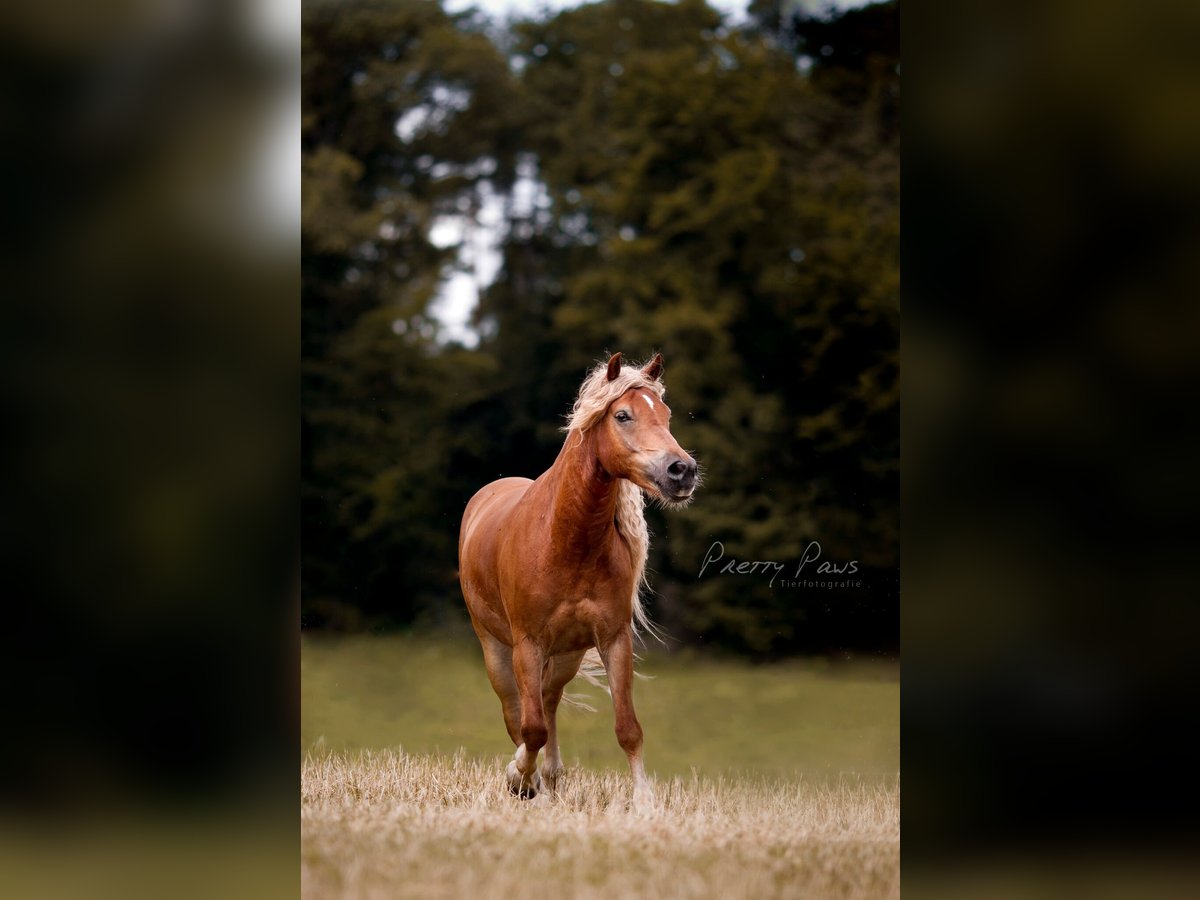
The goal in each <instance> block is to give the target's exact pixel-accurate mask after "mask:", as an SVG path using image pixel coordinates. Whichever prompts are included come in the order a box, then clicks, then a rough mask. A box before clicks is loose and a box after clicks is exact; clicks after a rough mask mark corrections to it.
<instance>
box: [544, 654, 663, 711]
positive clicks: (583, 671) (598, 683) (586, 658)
mask: <svg viewBox="0 0 1200 900" xmlns="http://www.w3.org/2000/svg"><path fill="white" fill-rule="evenodd" d="M633 658H634V661H635V662H636V661H639V660H640V659H641V657H640V656H639V655H638V654H636V653H635V654H633ZM633 676H634V678H653V677H654V676H653V675H643V674H642V673H641V672H639V671H637V670H636V669H635V670H634V672H633ZM575 677H576V678H582V679H583V680H584V681H586V682H587V683H588V684H590V685H591V686H592V687H598V688H600V690H602V691H604V693H606V694H610V695H611V693H612V691H610V690H609V689H608V673H607V672H605V671H604V661H603V660H602V659H600V651H599V650H597V649H596V648H595V647H593V648H592V649H591V650H589V651H588V652H587V653H585V654H583V661H582V662H581V663H580V664H579V671H578V672H576V673H575ZM562 699H563V703H565V704H567V705H568V706H574V707H575V708H576V709H584V710H587V711H588V712H595V711H596V707H594V706H592V705H591V704H590V703H588V702H587V700H585V699H584V697H583V694H568V693H566V692H565V691H564V692H563V695H562Z"/></svg>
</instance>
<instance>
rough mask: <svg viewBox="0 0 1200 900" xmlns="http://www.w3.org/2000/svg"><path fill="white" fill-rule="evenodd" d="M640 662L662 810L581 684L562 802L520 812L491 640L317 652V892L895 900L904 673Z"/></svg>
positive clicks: (312, 745)
mask: <svg viewBox="0 0 1200 900" xmlns="http://www.w3.org/2000/svg"><path fill="white" fill-rule="evenodd" d="M639 668H640V670H641V671H642V672H643V673H645V674H646V675H647V676H649V677H647V678H644V679H641V680H639V681H638V683H637V685H636V686H635V701H636V703H637V708H638V713H639V717H640V719H641V721H642V725H643V727H644V729H645V732H646V762H647V770H648V771H649V772H650V773H651V774H652V776H653V777H654V779H655V782H656V796H657V801H658V802H657V807H656V809H655V810H654V811H653V812H651V813H650V814H648V815H635V814H634V813H633V812H632V811H630V810H629V809H628V808H627V804H628V798H629V794H630V783H629V778H628V769H627V765H626V763H625V759H624V756H623V754H622V753H621V751H620V749H619V748H618V747H617V745H616V740H615V738H614V736H613V733H612V713H611V710H610V709H609V707H608V705H607V699H608V698H607V697H606V696H605V695H604V694H603V693H602V692H600V691H599V690H597V689H595V688H589V687H587V686H586V685H584V686H582V687H581V688H576V687H575V686H574V685H572V689H573V690H576V691H577V692H578V693H580V694H582V695H584V696H585V698H586V699H587V700H588V701H589V702H590V703H592V705H594V706H595V707H596V708H597V711H596V712H586V711H583V710H579V709H572V708H568V709H564V710H562V712H561V713H560V722H561V724H560V733H561V740H562V746H563V758H564V761H565V762H566V764H567V766H568V769H567V771H566V772H565V773H564V775H563V777H562V779H561V780H560V786H559V791H558V794H557V796H556V797H554V798H553V799H550V798H548V797H543V798H540V799H539V800H535V801H533V802H525V801H521V800H518V799H517V798H515V797H512V796H511V795H510V794H508V792H507V790H506V789H505V788H504V784H503V780H502V770H503V765H504V763H505V762H506V761H507V759H508V758H509V757H510V755H511V751H512V748H511V745H510V744H509V741H508V738H507V735H506V734H505V731H504V727H503V724H502V722H501V718H500V708H499V703H498V701H497V700H496V699H495V696H494V695H493V694H492V692H491V688H490V687H489V685H488V683H487V678H486V676H485V675H484V672H483V666H482V661H481V658H480V653H479V650H478V647H477V646H472V645H471V644H470V643H468V642H466V641H460V640H451V639H428V638H415V637H403V636H388V637H376V636H356V637H347V638H325V637H321V638H309V637H306V638H305V640H304V643H303V653H302V662H301V674H302V687H301V696H302V702H303V706H302V760H301V766H302V805H301V822H302V884H303V893H304V896H306V897H309V898H326V897H446V898H452V897H453V898H457V897H500V896H505V895H512V894H513V893H515V892H518V891H522V892H523V891H528V890H537V891H539V892H541V891H550V892H553V893H555V894H557V895H561V896H567V897H593V896H595V897H600V896H605V897H609V898H611V897H636V896H646V897H650V896H653V897H710V896H720V897H776V896H778V897H784V896H805V897H839V898H842V897H895V896H899V809H900V796H899V794H900V789H899V678H898V675H899V672H898V666H896V665H895V664H894V663H885V662H877V663H831V662H826V661H805V662H793V663H786V664H776V665H770V666H751V665H748V664H746V663H743V662H733V661H714V660H711V659H701V658H698V657H695V656H692V655H689V654H680V653H674V654H669V655H668V654H663V653H661V652H660V653H648V654H647V655H646V658H645V659H644V660H643V662H642V663H641V665H640V666H639Z"/></svg>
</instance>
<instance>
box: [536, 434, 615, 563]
mask: <svg viewBox="0 0 1200 900" xmlns="http://www.w3.org/2000/svg"><path fill="white" fill-rule="evenodd" d="M550 475H551V478H552V484H553V499H552V507H551V522H550V527H551V531H552V540H554V542H555V543H556V544H559V545H560V549H561V550H563V551H564V552H568V553H574V552H582V553H584V554H587V553H590V552H592V551H594V550H596V549H599V548H601V547H603V546H604V543H603V542H604V540H605V539H606V538H607V537H608V536H609V534H610V533H611V532H612V530H613V528H614V525H613V519H614V518H615V516H616V513H617V502H618V500H619V497H620V481H619V480H618V479H616V478H613V477H612V476H610V475H606V474H605V473H604V472H603V470H602V469H601V468H600V464H599V462H598V461H597V459H596V455H595V452H594V449H593V446H592V441H591V440H590V439H589V438H588V437H587V436H584V437H583V438H582V440H581V438H580V435H579V433H578V432H571V433H570V434H568V435H567V440H566V443H565V444H564V445H563V449H562V451H561V452H560V453H559V454H558V459H556V460H555V461H554V465H553V466H552V467H551V468H550Z"/></svg>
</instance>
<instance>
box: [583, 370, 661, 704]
mask: <svg viewBox="0 0 1200 900" xmlns="http://www.w3.org/2000/svg"><path fill="white" fill-rule="evenodd" d="M644 367H645V363H639V364H637V365H622V366H621V372H620V374H618V375H617V377H616V378H614V379H613V380H612V381H609V380H608V364H607V363H604V362H602V363H600V364H599V365H597V366H596V367H595V368H594V369H592V370H591V371H590V372H589V373H588V376H587V378H585V379H584V380H583V384H582V385H581V386H580V388H579V396H578V397H576V398H575V405H574V406H573V407H572V408H571V414H570V416H568V417H567V424H566V425H565V426H564V427H563V430H564V431H566V432H567V433H568V436H567V440H570V439H571V438H570V436H571V434H574V433H578V434H579V435H580V438H581V439H582V436H583V434H584V433H585V432H586V431H587V430H588V429H589V428H592V427H593V426H594V425H595V424H596V423H597V422H599V421H600V420H601V419H602V418H604V413H605V412H606V411H607V410H608V407H609V404H611V403H612V402H613V401H614V400H616V399H617V398H618V397H620V396H621V395H622V394H624V393H625V392H626V391H627V390H629V389H630V388H645V389H646V390H648V391H651V392H652V393H653V394H654V396H656V397H658V398H659V399H662V397H663V396H664V395H665V394H666V393H667V388H666V385H664V384H663V383H662V381H661V380H651V379H649V378H647V377H646V376H645V375H643V374H642V369H643V368H644ZM617 490H618V492H619V493H618V494H617V516H616V519H617V530H618V531H620V532H621V535H622V536H623V537H624V538H625V540H626V541H628V543H629V547H630V549H631V550H632V551H633V559H634V576H635V577H634V581H633V622H632V625H633V631H634V634H636V635H638V636H639V637H640V636H641V635H643V634H650V635H651V636H653V637H655V638H658V632H657V630H656V629H655V627H654V624H653V623H652V622H651V621H650V617H649V616H647V615H646V608H645V605H644V604H643V603H642V588H643V587H645V588H648V587H649V583H648V582H647V581H646V557H647V556H648V555H649V553H650V529H649V528H647V527H646V516H645V513H644V512H643V509H644V507H645V505H646V497H645V495H644V494H643V493H642V489H641V488H640V487H638V486H637V485H636V484H634V483H633V482H632V481H628V480H625V479H622V480H621V481H620V482H619V483H618V485H617ZM659 639H660V640H661V638H659ZM585 677H586V675H585ZM589 680H590V679H589Z"/></svg>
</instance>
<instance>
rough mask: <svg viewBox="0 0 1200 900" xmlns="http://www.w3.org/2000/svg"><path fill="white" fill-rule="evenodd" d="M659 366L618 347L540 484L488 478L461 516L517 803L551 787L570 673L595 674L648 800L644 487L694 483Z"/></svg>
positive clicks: (464, 583)
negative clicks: (641, 705)
mask: <svg viewBox="0 0 1200 900" xmlns="http://www.w3.org/2000/svg"><path fill="white" fill-rule="evenodd" d="M662 374H663V358H662V354H656V355H655V356H654V358H653V359H651V360H650V361H649V362H648V363H645V364H644V365H640V364H639V365H624V364H623V363H622V359H621V354H620V353H616V354H614V355H613V356H612V357H611V358H610V359H609V360H608V362H607V363H600V364H599V365H597V366H596V367H595V368H593V369H592V370H591V371H590V372H589V374H588V375H587V377H586V378H585V380H584V382H583V385H582V386H581V387H580V389H579V395H578V397H577V398H576V400H575V403H574V406H573V408H572V411H571V414H570V416H569V417H568V420H567V424H566V426H565V427H564V429H563V430H564V431H566V432H567V436H566V439H565V440H564V441H563V445H562V449H561V450H560V451H559V453H558V457H557V458H556V459H555V461H554V464H553V465H552V466H551V467H550V468H549V469H548V470H546V471H545V472H543V473H542V474H541V476H539V477H538V478H537V480H536V481H531V480H530V479H528V478H501V479H499V480H497V481H493V482H491V483H490V484H488V485H486V486H485V487H483V488H482V489H481V490H479V491H478V493H476V494H475V495H474V496H473V497H472V498H471V500H470V502H469V503H468V504H467V507H466V510H465V511H464V513H463V518H462V527H461V530H460V532H459V544H458V557H459V579H460V583H461V587H462V592H463V598H464V600H465V601H466V605H467V610H468V612H469V613H470V617H471V624H472V626H473V627H474V629H475V634H476V635H477V636H478V638H479V643H480V646H481V647H482V648H483V658H484V664H485V667H486V669H487V675H488V679H489V681H491V684H492V688H493V690H495V692H496V695H497V696H498V697H499V698H500V705H501V708H502V710H503V713H504V724H505V727H506V728H507V729H508V736H509V737H510V738H511V739H512V742H513V744H514V745H516V748H517V749H516V752H515V753H514V754H513V759H512V761H511V762H509V764H508V767H507V769H506V772H505V774H506V777H507V782H508V787H509V789H510V790H511V791H512V792H513V793H514V794H517V795H518V796H519V797H521V798H523V799H531V798H533V797H535V796H537V795H538V794H539V792H542V791H543V790H545V791H546V793H547V794H548V795H553V794H554V792H555V789H556V786H557V780H558V775H559V772H560V771H561V770H562V755H561V753H560V751H559V746H558V730H557V724H556V717H557V712H558V706H559V703H560V701H561V700H562V698H563V691H564V689H565V688H566V685H567V683H568V682H569V681H571V680H572V679H573V678H574V677H575V676H576V675H577V674H582V675H583V676H584V677H585V678H587V679H588V680H589V681H593V682H594V681H595V679H594V676H595V675H598V674H599V673H600V671H601V670H602V671H603V673H604V674H605V675H606V676H607V680H608V691H609V694H610V695H611V697H612V705H613V714H614V719H615V731H616V736H617V743H618V744H619V745H620V747H621V749H622V750H623V751H624V752H625V756H626V758H627V759H628V761H629V769H630V772H631V774H632V777H633V803H634V807H635V808H636V809H639V810H645V809H648V808H652V807H653V805H654V792H653V788H652V787H651V785H650V782H649V780H648V779H647V777H646V768H645V765H644V763H643V760H642V744H643V740H642V727H641V725H640V723H639V722H638V718H637V714H636V712H635V711H634V708H633V693H632V692H633V664H634V650H633V642H634V637H635V636H639V637H640V634H641V633H642V632H643V631H649V630H651V629H652V626H651V624H650V622H649V619H648V618H647V615H646V611H645V608H644V606H643V603H642V595H641V590H642V587H643V584H644V581H645V570H646V554H647V551H648V549H649V545H650V538H649V532H648V530H647V528H646V520H645V517H644V514H643V508H644V505H645V501H646V495H649V497H650V498H651V499H652V500H654V501H657V502H658V503H659V504H661V505H662V506H664V507H667V508H678V507H682V506H685V505H686V504H687V503H689V502H690V501H691V499H692V496H693V493H694V492H695V489H696V487H697V484H698V475H697V464H696V461H695V460H694V459H693V458H692V457H691V456H690V455H689V454H688V453H686V452H685V451H684V450H683V449H682V448H681V447H680V446H679V444H678V443H677V442H676V441H675V438H674V437H672V436H671V431H670V418H671V410H670V409H668V408H667V405H666V403H665V402H664V401H663V396H664V394H665V392H666V388H665V386H664V384H663V381H662ZM585 658H586V662H585ZM581 664H582V665H583V671H582V672H581ZM543 747H544V748H545V750H546V753H545V758H544V760H543V763H542V769H541V772H540V773H539V772H538V769H537V759H538V752H539V751H540V750H541V749H542V748H543Z"/></svg>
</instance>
